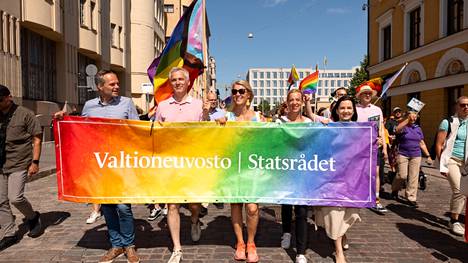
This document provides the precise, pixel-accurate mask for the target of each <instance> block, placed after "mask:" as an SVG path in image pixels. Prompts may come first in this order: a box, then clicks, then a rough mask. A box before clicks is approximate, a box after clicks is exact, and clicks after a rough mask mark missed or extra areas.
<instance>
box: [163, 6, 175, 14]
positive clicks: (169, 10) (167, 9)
mask: <svg viewBox="0 0 468 263" xmlns="http://www.w3.org/2000/svg"><path fill="white" fill-rule="evenodd" d="M164 12H165V13H174V5H164Z"/></svg>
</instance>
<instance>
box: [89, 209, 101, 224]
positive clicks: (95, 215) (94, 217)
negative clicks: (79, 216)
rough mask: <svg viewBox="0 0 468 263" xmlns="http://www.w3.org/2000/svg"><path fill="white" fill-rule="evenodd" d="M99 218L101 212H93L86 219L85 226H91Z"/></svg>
mask: <svg viewBox="0 0 468 263" xmlns="http://www.w3.org/2000/svg"><path fill="white" fill-rule="evenodd" d="M100 217H101V212H96V211H93V212H91V214H90V215H89V217H88V219H86V224H92V223H94V222H96V221H97V220H98V219H99V218H100Z"/></svg>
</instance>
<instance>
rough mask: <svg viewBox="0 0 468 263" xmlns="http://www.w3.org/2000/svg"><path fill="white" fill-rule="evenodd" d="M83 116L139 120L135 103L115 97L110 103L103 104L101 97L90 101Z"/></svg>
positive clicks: (84, 108)
mask: <svg viewBox="0 0 468 263" xmlns="http://www.w3.org/2000/svg"><path fill="white" fill-rule="evenodd" d="M81 116H83V117H100V118H109V119H131V120H139V117H138V113H137V111H136V108H135V105H134V104H133V101H132V100H131V99H130V98H127V97H122V96H117V97H113V98H112V100H111V101H110V102H109V103H104V102H102V101H101V98H99V97H98V98H95V99H92V100H88V101H87V102H86V103H85V105H84V107H83V112H82V113H81Z"/></svg>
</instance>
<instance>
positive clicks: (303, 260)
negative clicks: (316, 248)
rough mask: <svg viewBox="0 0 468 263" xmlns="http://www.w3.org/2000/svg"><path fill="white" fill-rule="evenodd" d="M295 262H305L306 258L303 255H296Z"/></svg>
mask: <svg viewBox="0 0 468 263" xmlns="http://www.w3.org/2000/svg"><path fill="white" fill-rule="evenodd" d="M296 263H307V258H306V257H305V256H304V255H297V256H296Z"/></svg>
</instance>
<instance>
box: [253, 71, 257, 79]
mask: <svg viewBox="0 0 468 263" xmlns="http://www.w3.org/2000/svg"><path fill="white" fill-rule="evenodd" d="M252 73H253V78H254V79H256V78H257V71H253V72H252Z"/></svg>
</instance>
